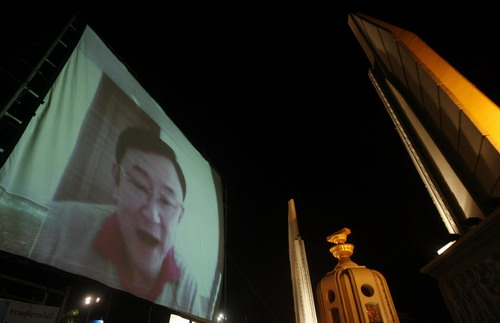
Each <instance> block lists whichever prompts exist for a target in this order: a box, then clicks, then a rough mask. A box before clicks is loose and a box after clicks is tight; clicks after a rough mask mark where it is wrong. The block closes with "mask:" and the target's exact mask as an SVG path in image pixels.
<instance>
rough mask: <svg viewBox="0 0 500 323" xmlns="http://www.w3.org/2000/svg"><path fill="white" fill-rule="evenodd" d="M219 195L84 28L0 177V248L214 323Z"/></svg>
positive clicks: (168, 124)
mask: <svg viewBox="0 0 500 323" xmlns="http://www.w3.org/2000/svg"><path fill="white" fill-rule="evenodd" d="M126 129H128V130H127V131H124V130H126ZM129 130H130V131H129ZM122 133H123V134H125V135H123V136H121V134H122ZM119 138H121V139H119ZM118 141H120V144H118ZM168 147H170V148H168ZM117 151H118V152H117ZM221 191H222V188H221V179H220V177H219V175H218V174H217V173H216V172H215V171H214V170H213V168H212V167H211V166H210V164H209V163H208V162H207V161H206V160H205V159H204V158H203V157H202V156H201V155H200V154H199V153H198V151H197V150H196V149H195V148H194V147H193V146H192V145H191V144H190V142H189V141H188V140H187V139H186V138H185V136H184V135H183V134H182V132H181V131H180V130H179V129H178V128H177V127H176V126H175V125H174V123H173V122H172V121H171V120H170V119H169V118H168V116H167V115H166V114H165V112H164V110H163V109H162V108H161V107H160V106H159V105H158V104H157V103H156V102H155V101H154V100H153V99H152V98H151V97H150V96H149V95H148V94H147V92H146V91H145V90H144V89H143V88H142V87H141V86H140V84H138V82H137V81H136V80H135V79H134V78H133V77H132V75H131V74H130V73H129V71H128V70H127V68H126V67H125V66H124V65H123V64H122V63H121V62H120V61H119V60H118V59H117V58H116V57H115V56H114V55H113V53H112V52H111V51H110V50H109V49H108V48H107V47H106V46H105V44H104V43H103V42H102V41H101V40H100V39H99V37H98V36H97V35H96V34H95V33H94V32H93V31H92V29H91V28H89V27H87V28H86V30H85V31H84V33H83V35H82V38H81V40H80V42H79V43H78V45H77V47H76V48H75V50H74V52H73V53H72V55H71V57H70V58H69V60H68V62H67V63H66V65H65V66H64V68H63V70H62V72H61V73H60V75H59V76H58V78H57V80H56V82H55V83H54V85H53V87H52V88H51V89H50V91H49V93H48V94H47V96H46V98H45V101H44V104H43V105H41V106H40V107H39V109H38V110H37V113H36V115H35V116H34V117H33V119H32V120H31V122H30V123H29V125H28V127H27V129H26V131H25V132H24V134H23V136H22V137H21V139H20V141H19V143H18V144H17V146H16V147H15V148H14V150H13V152H12V153H11V155H10V156H9V159H8V160H7V161H6V163H5V165H4V166H3V167H2V169H0V248H1V249H2V250H3V251H6V252H8V253H12V254H16V255H20V256H23V257H27V258H30V259H32V260H34V261H37V262H40V263H44V264H47V265H50V266H53V267H56V268H59V269H62V270H64V271H67V272H70V273H73V274H77V275H82V276H86V277H89V278H91V279H94V280H96V281H99V282H102V283H104V284H105V285H107V286H110V287H112V288H116V289H120V290H124V291H126V292H129V293H131V294H133V295H135V296H138V297H141V298H144V299H148V300H150V301H152V302H154V303H156V304H160V305H163V306H166V307H168V308H171V309H174V310H176V311H180V312H182V313H185V314H187V315H189V316H191V317H196V318H202V319H206V320H212V319H213V315H214V310H215V308H216V306H217V304H218V299H219V294H220V285H221V277H222V268H223V261H224V257H223V253H224V250H223V246H224V244H223V240H224V237H223V234H224V232H223V218H224V217H223V213H224V210H223V207H222V204H223V203H222V194H221Z"/></svg>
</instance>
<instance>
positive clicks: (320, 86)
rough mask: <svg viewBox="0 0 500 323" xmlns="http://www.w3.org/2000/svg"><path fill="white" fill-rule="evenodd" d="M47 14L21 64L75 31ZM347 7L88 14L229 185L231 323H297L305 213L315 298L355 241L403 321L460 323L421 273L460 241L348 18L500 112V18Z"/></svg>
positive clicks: (27, 18)
mask: <svg viewBox="0 0 500 323" xmlns="http://www.w3.org/2000/svg"><path fill="white" fill-rule="evenodd" d="M43 3H44V4H43V5H42V4H40V3H38V4H37V5H31V6H28V5H24V4H21V5H19V7H20V8H19V10H13V11H12V12H14V14H13V15H12V16H11V17H13V19H12V20H8V23H10V24H11V27H10V28H9V29H7V30H8V33H7V34H8V35H9V34H10V35H11V36H12V38H11V39H10V40H9V41H11V42H12V41H14V38H15V37H17V35H20V36H21V37H17V38H18V40H17V41H18V42H19V44H17V45H16V46H10V47H9V48H10V49H12V52H15V51H16V50H19V51H20V50H23V49H26V48H28V47H29V46H30V44H31V45H33V44H34V42H35V41H36V40H37V39H38V38H37V36H36V35H37V33H39V34H41V35H44V30H45V29H47V30H48V29H49V28H50V27H52V26H55V27H58V26H60V27H58V28H62V26H64V25H65V23H66V21H67V20H68V19H69V17H70V16H69V15H68V12H69V9H68V7H67V6H63V7H60V6H58V5H56V4H55V3H51V2H47V1H43ZM340 3H341V2H333V1H332V2H330V3H327V2H324V3H321V4H316V5H313V4H307V5H306V4H295V5H291V4H290V3H287V4H277V3H276V4H270V3H266V4H236V3H235V2H229V1H220V2H211V4H204V5H194V4H193V5H187V4H186V5H175V6H173V5H168V4H167V5H164V7H159V6H157V5H149V6H146V5H144V2H140V3H137V4H134V7H131V8H120V9H116V8H112V7H111V6H102V5H80V4H76V5H75V8H77V9H78V10H80V13H81V14H82V15H83V17H84V18H85V19H86V20H87V21H88V23H89V24H90V25H91V27H93V29H94V30H95V31H96V33H97V34H98V35H99V36H100V37H101V38H102V39H103V40H104V41H105V42H106V43H107V44H108V45H109V46H110V47H111V48H112V49H113V50H114V51H115V52H116V53H117V55H118V56H119V57H120V58H121V59H122V60H123V61H124V63H125V64H127V65H128V66H129V68H130V69H131V71H132V73H133V74H134V75H135V76H136V78H137V80H138V81H139V82H140V83H141V84H142V85H143V87H144V88H145V89H146V90H147V91H148V92H149V93H150V94H151V96H152V97H153V98H154V99H155V100H157V101H158V102H159V104H160V105H161V106H162V107H164V109H165V112H166V113H167V115H168V116H169V117H170V118H171V119H172V120H173V121H174V122H175V123H176V124H177V126H178V127H179V128H180V129H181V131H182V132H183V133H184V134H185V135H186V137H187V138H188V139H189V140H190V141H191V143H192V144H193V145H194V146H195V147H196V148H197V149H198V150H199V151H200V152H201V153H202V154H203V155H204V156H205V157H206V158H207V159H208V160H209V161H210V162H211V164H212V165H213V166H214V167H215V168H217V170H218V171H219V172H220V174H221V175H222V177H223V179H224V184H225V190H226V193H227V199H226V204H227V211H226V216H227V250H226V251H227V265H226V269H227V271H226V286H225V289H224V292H225V293H224V296H223V301H222V307H223V309H224V311H225V312H226V313H227V315H228V317H229V319H230V322H243V321H244V320H245V318H246V319H247V321H248V322H292V321H293V319H294V314H293V302H292V286H291V280H290V267H289V261H288V241H287V202H288V200H289V199H291V198H293V199H295V203H296V207H297V213H298V221H299V230H300V233H301V236H302V238H303V240H304V241H305V245H306V249H307V256H308V259H309V269H310V273H311V281H312V284H313V286H315V285H316V284H317V283H318V282H319V280H320V279H321V278H322V277H323V275H325V274H326V273H327V272H329V271H331V270H332V269H333V268H334V267H335V265H336V260H335V259H334V258H333V257H332V256H331V254H330V253H329V251H328V249H329V248H330V244H329V243H327V242H326V239H325V237H326V236H327V235H329V234H331V233H333V232H335V231H337V230H339V229H341V228H343V227H348V228H350V229H351V230H352V234H351V235H350V236H349V239H348V240H349V242H351V243H353V244H355V246H356V249H355V253H354V255H353V257H352V259H353V261H355V262H356V263H358V264H359V265H365V266H367V267H368V268H372V269H376V270H378V271H380V272H381V273H382V274H383V275H384V276H385V277H386V279H387V281H388V284H389V286H390V288H391V292H392V295H393V298H394V301H395V305H396V309H397V310H398V311H399V312H401V313H406V314H408V315H410V316H411V317H412V318H414V319H416V320H417V321H418V322H447V319H448V316H447V315H448V314H447V310H446V309H445V306H444V303H443V301H442V299H441V298H440V294H439V291H438V288H437V283H436V282H435V281H434V280H433V279H432V278H430V277H428V276H425V275H423V274H421V273H420V272H419V270H420V268H422V267H423V266H424V265H425V264H427V262H428V261H430V260H431V259H432V258H433V257H434V254H435V251H436V250H437V249H438V248H440V247H441V246H442V245H444V244H445V243H446V242H447V240H446V239H447V236H446V230H445V228H444V225H443V224H442V222H441V220H440V218H439V216H438V213H437V211H436V210H435V208H434V206H433V204H432V201H431V199H430V197H429V195H428V194H427V192H426V190H425V188H424V185H423V183H422V181H421V180H420V177H419V176H418V174H417V172H416V170H415V168H414V167H413V164H412V163H411V160H410V158H409V156H408V155H407V153H406V151H405V148H404V146H403V144H402V143H401V141H400V140H399V137H398V135H397V133H396V131H395V129H394V126H393V124H392V122H391V121H390V118H389V116H388V115H387V113H386V112H385V109H384V107H383V105H382V103H381V101H380V100H379V98H378V96H377V95H376V93H375V90H374V89H373V87H372V86H371V84H370V81H369V78H368V76H367V72H368V68H369V63H368V60H367V58H366V57H365V56H364V53H363V52H362V50H361V47H360V46H359V44H358V43H357V41H356V39H355V37H354V35H353V33H352V32H351V30H350V29H349V26H348V25H347V14H348V13H349V12H361V13H365V14H367V15H369V16H372V17H375V18H378V19H380V20H383V21H386V22H388V23H391V24H393V25H396V26H398V27H401V28H403V29H407V30H409V31H412V32H414V33H415V34H417V35H418V36H420V37H421V38H422V39H423V40H424V41H425V42H426V43H427V44H428V45H430V46H431V47H432V48H433V49H434V50H435V51H436V52H437V53H438V54H440V55H441V56H442V57H443V58H444V59H445V60H447V61H448V62H449V63H450V64H452V65H453V66H454V67H456V68H457V69H458V70H459V71H460V72H461V73H462V74H463V75H464V76H466V77H467V78H469V80H470V81H472V82H473V83H474V84H475V85H476V86H477V87H478V88H479V89H480V90H482V91H483V92H484V93H485V94H486V95H488V96H490V98H491V99H493V100H494V101H496V102H497V104H498V102H499V101H500V100H499V96H498V92H495V91H498V89H497V88H496V87H497V86H498V84H500V67H499V64H498V61H497V58H498V57H500V49H499V48H498V46H497V45H496V44H498V36H497V32H498V27H497V26H496V24H497V23H496V20H497V18H498V14H499V13H500V12H499V11H498V10H496V8H494V7H489V8H487V7H486V6H483V7H481V6H480V5H479V4H477V3H476V4H475V5H471V4H468V5H467V6H464V7H459V6H458V5H457V3H456V2H450V3H453V4H452V5H444V4H431V2H430V1H429V2H426V1H424V2H422V1H404V3H405V4H404V5H403V4H402V3H403V1H399V2H396V1H394V2H390V3H389V2H385V3H384V4H380V3H376V2H375V1H371V2H368V4H365V3H364V2H363V1H351V2H348V3H349V5H346V4H340ZM346 3H347V2H346ZM140 5H144V8H139V7H138V6H140ZM31 21H37V22H38V23H37V24H34V23H31ZM19 22H21V24H19V25H18V26H19V27H18V28H16V27H15V25H16V24H18V23H19ZM34 27H35V28H34ZM4 30H5V29H4ZM4 45H5V44H4ZM495 57H496V58H495Z"/></svg>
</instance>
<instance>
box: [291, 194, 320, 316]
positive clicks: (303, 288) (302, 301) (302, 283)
mask: <svg viewBox="0 0 500 323" xmlns="http://www.w3.org/2000/svg"><path fill="white" fill-rule="evenodd" d="M288 252H289V257H290V271H291V274H292V286H293V300H294V307H295V322H296V323H317V322H318V320H317V317H316V308H315V306H314V297H313V292H312V287H311V278H310V275H309V267H308V265H307V256H306V249H305V246H304V241H302V239H301V238H300V235H299V225H298V223H297V213H296V211H295V202H294V201H293V200H289V201H288Z"/></svg>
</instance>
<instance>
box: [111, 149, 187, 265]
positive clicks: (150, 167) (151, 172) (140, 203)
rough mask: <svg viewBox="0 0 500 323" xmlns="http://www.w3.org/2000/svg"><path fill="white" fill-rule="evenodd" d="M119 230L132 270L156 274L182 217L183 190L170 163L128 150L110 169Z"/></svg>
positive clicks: (165, 159)
mask: <svg viewBox="0 0 500 323" xmlns="http://www.w3.org/2000/svg"><path fill="white" fill-rule="evenodd" d="M113 173H114V178H115V183H116V192H115V198H116V203H117V216H118V223H119V228H120V231H121V233H122V236H123V240H124V244H125V247H126V250H127V257H128V260H129V262H131V265H133V266H134V267H135V268H134V270H141V271H143V273H146V272H144V271H147V272H148V274H157V273H158V271H159V270H160V269H161V266H162V264H163V260H164V258H165V256H166V254H167V253H168V251H169V250H170V248H172V245H173V243H174V241H175V234H176V231H177V226H178V224H179V221H180V219H181V218H182V215H183V212H184V211H183V207H182V204H181V203H182V202H181V201H182V189H181V185H180V183H179V177H178V175H177V172H176V170H175V167H174V164H173V163H172V161H171V160H170V159H168V158H166V157H164V156H161V155H158V154H155V153H147V152H143V151H141V150H138V149H133V148H131V149H128V150H127V152H126V153H125V155H124V156H123V159H122V162H121V165H119V166H118V165H115V167H114V168H113Z"/></svg>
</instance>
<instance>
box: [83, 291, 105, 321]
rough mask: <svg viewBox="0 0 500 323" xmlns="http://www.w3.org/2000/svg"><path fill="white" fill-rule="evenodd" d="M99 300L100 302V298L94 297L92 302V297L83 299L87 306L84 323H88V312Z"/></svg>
mask: <svg viewBox="0 0 500 323" xmlns="http://www.w3.org/2000/svg"><path fill="white" fill-rule="evenodd" d="M100 300H101V298H100V297H96V298H95V299H94V300H92V296H87V297H85V305H88V306H89V310H88V312H87V320H86V321H85V322H87V323H88V321H89V318H90V311H91V310H92V304H94V303H95V304H97V303H99V301H100Z"/></svg>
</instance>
